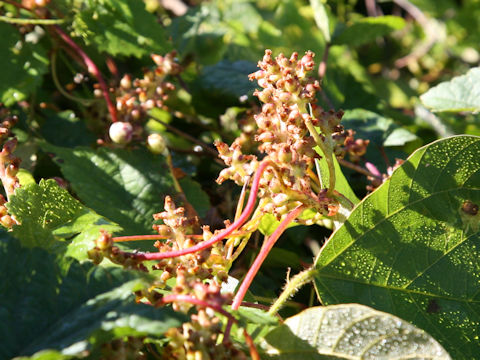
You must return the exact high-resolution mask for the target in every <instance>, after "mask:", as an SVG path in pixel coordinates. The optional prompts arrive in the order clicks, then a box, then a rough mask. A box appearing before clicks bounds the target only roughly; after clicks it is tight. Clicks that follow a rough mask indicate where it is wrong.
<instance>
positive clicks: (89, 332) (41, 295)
mask: <svg viewBox="0 0 480 360" xmlns="http://www.w3.org/2000/svg"><path fill="white" fill-rule="evenodd" d="M0 257H1V258H2V261H0V294H2V296H1V298H0V336H1V338H2V346H1V347H0V358H1V359H10V358H12V357H15V356H19V355H32V354H34V353H36V352H37V351H40V350H46V349H53V350H57V351H61V352H63V353H70V354H74V355H75V354H78V353H79V352H81V351H83V350H85V349H90V348H91V347H92V344H93V343H95V344H97V345H100V344H101V343H102V341H108V340H109V339H112V338H113V337H116V336H122V335H130V334H131V335H138V334H146V333H149V334H153V335H155V334H156V335H159V334H161V333H162V332H163V331H165V330H166V328H167V327H170V326H178V325H179V323H180V321H179V320H178V319H181V318H179V317H178V316H180V315H176V314H174V313H173V312H171V311H169V310H167V309H153V308H151V307H146V306H143V305H138V304H135V301H134V299H133V296H132V291H134V290H135V289H136V288H137V287H138V286H143V285H142V284H143V281H144V280H141V279H138V280H136V278H137V277H138V276H139V273H138V272H130V271H126V270H123V269H121V268H117V267H115V268H114V267H110V268H102V267H94V266H93V265H92V264H91V263H83V264H80V263H79V262H77V261H73V262H72V264H71V266H70V268H69V270H68V272H67V273H64V270H63V269H62V267H61V266H60V265H59V263H58V262H57V257H55V256H54V255H53V254H51V253H49V252H47V251H46V250H44V249H41V248H38V247H37V248H33V249H29V248H24V247H22V246H21V245H20V242H19V241H18V240H17V239H13V238H10V237H9V235H8V234H7V233H4V232H1V233H0ZM122 284H125V285H122ZM47 358H48V357H47Z"/></svg>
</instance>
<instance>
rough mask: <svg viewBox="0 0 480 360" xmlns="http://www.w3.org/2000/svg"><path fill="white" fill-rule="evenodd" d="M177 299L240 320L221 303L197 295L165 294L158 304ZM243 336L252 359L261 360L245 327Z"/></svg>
mask: <svg viewBox="0 0 480 360" xmlns="http://www.w3.org/2000/svg"><path fill="white" fill-rule="evenodd" d="M176 301H183V302H187V303H189V304H193V305H198V306H202V307H208V308H211V309H213V310H215V311H216V312H218V313H219V314H222V315H223V316H225V317H227V318H228V320H229V322H233V323H238V320H237V319H235V318H234V317H233V316H232V315H231V314H229V313H228V312H227V311H225V310H224V309H223V308H222V307H221V306H220V305H218V304H211V303H209V302H207V301H205V300H200V299H197V298H196V297H193V296H191V295H177V294H170V295H165V296H164V297H163V298H162V300H160V301H159V302H158V303H157V304H156V305H160V304H167V303H171V302H176ZM243 336H244V337H245V342H246V343H247V345H248V348H249V350H250V356H251V357H252V359H253V360H260V355H259V354H258V351H257V348H256V347H255V344H254V343H253V339H252V337H251V336H250V334H249V333H248V332H247V330H246V329H243Z"/></svg>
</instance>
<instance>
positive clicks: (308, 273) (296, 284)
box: [268, 269, 316, 315]
mask: <svg viewBox="0 0 480 360" xmlns="http://www.w3.org/2000/svg"><path fill="white" fill-rule="evenodd" d="M315 272H316V270H315V269H308V270H305V271H302V272H301V273H298V274H297V275H295V276H294V277H293V278H292V279H291V280H290V281H288V282H287V284H286V285H285V288H284V290H283V291H282V293H281V294H280V296H279V297H278V299H277V300H275V302H274V303H273V305H272V306H271V307H270V310H269V311H268V313H269V314H270V315H274V314H276V313H277V312H278V311H279V310H280V309H281V308H282V307H283V305H285V303H286V302H287V300H288V299H290V297H292V296H293V295H294V294H295V293H296V292H297V291H298V290H300V288H301V287H302V286H303V285H305V284H307V283H309V282H310V281H312V277H313V275H314V274H315Z"/></svg>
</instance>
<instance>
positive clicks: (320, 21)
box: [310, 0, 331, 42]
mask: <svg viewBox="0 0 480 360" xmlns="http://www.w3.org/2000/svg"><path fill="white" fill-rule="evenodd" d="M325 2H326V1H324V0H310V6H311V7H312V10H313V17H314V18H315V23H316V24H317V26H318V28H319V29H320V31H321V32H322V34H323V36H324V37H325V41H326V42H330V39H331V38H330V28H329V25H328V15H327V12H326V10H325V4H324V3H325Z"/></svg>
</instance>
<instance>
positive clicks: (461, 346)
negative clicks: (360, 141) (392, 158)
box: [315, 136, 480, 359]
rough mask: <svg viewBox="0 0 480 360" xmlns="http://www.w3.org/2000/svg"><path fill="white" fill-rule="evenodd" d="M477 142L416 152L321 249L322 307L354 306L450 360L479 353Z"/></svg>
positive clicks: (462, 139)
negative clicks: (409, 329)
mask: <svg viewBox="0 0 480 360" xmlns="http://www.w3.org/2000/svg"><path fill="white" fill-rule="evenodd" d="M479 153H480V138H478V137H473V136H458V137H452V138H447V139H444V140H441V141H437V142H434V143H432V144H430V145H428V146H426V147H423V148H421V149H419V150H417V151H416V152H415V153H414V154H413V155H412V156H411V157H410V158H409V159H408V161H406V162H405V163H404V164H403V165H402V166H401V167H400V168H398V169H397V170H396V171H395V172H394V173H393V175H392V177H391V178H390V179H389V180H388V181H386V182H385V183H384V184H383V185H382V186H381V187H380V188H378V189H377V190H376V191H375V192H374V193H372V194H371V195H370V196H368V197H367V198H365V199H364V200H363V201H362V202H361V203H360V204H359V205H357V207H356V208H355V209H354V211H353V212H352V213H351V215H350V217H349V219H348V220H347V222H346V223H345V224H344V225H343V226H342V227H340V228H339V229H338V230H337V231H336V232H335V233H334V234H333V235H332V237H331V238H330V239H329V240H328V241H327V243H326V244H325V246H324V247H323V249H322V250H321V252H320V253H319V255H318V257H317V259H316V261H315V267H316V269H317V274H316V276H315V286H316V289H317V292H318V295H319V298H320V300H321V302H322V303H324V304H335V303H345V302H359V303H362V304H365V305H369V306H372V307H374V308H376V309H379V310H383V311H387V312H389V313H392V314H395V315H397V316H399V317H401V318H403V319H405V320H407V321H410V322H412V323H413V324H415V325H416V326H418V327H420V328H422V329H424V330H426V331H428V332H429V333H430V334H431V335H432V336H434V337H435V339H437V340H438V341H439V342H440V343H441V344H442V345H443V346H444V347H445V349H446V350H447V351H448V352H449V353H450V354H451V355H452V356H453V357H454V358H455V359H461V358H473V357H475V356H476V355H477V354H478V353H480V343H479V342H478V336H479V328H478V324H479V323H480V315H479V313H480V301H479V296H480V295H479V294H480V276H479V275H478V274H479V273H480V262H479V261H478V259H479V258H480V236H479V235H480V234H479V232H478V231H479V227H480V226H479V225H480V221H479V220H480V214H479V213H478V207H477V206H476V204H480V191H479V190H480V159H479V157H478V154H479Z"/></svg>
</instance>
